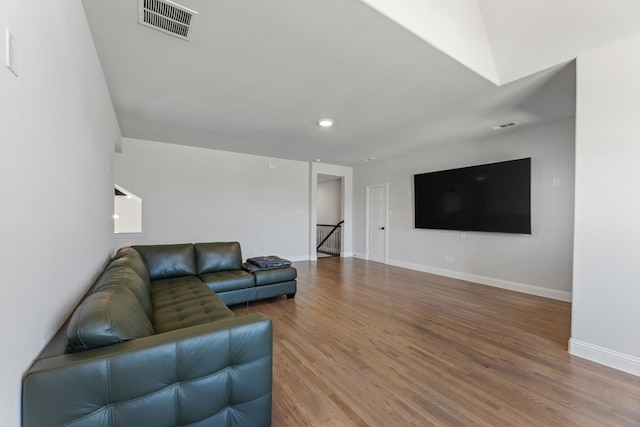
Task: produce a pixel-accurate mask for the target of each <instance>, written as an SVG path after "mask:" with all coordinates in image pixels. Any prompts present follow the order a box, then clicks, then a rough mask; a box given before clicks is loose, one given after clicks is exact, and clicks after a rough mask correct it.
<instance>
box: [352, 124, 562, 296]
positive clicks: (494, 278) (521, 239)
mask: <svg viewBox="0 0 640 427" xmlns="http://www.w3.org/2000/svg"><path fill="white" fill-rule="evenodd" d="M524 157H531V158H532V164H531V168H532V171H531V174H532V182H531V202H532V234H531V235H513V234H502V233H479V232H466V237H465V238H462V235H461V233H460V232H457V231H444V230H418V229H414V227H413V194H412V188H413V175H414V174H416V173H424V172H431V171H436V170H443V169H452V168H457V167H464V166H471V165H476V164H483V163H492V162H497V161H503V160H512V159H518V158H524ZM573 174H574V121H573V119H571V120H564V121H560V122H556V123H552V124H550V125H546V126H539V127H535V128H531V129H525V130H521V131H513V132H510V133H506V134H503V135H497V136H495V137H493V138H487V139H484V140H477V141H467V142H460V143H456V144H445V145H440V146H433V147H431V148H428V149H425V151H424V152H423V153H422V154H421V155H420V154H418V155H412V156H407V157H401V158H396V159H391V160H387V161H376V162H370V163H368V164H367V165H363V166H360V167H357V168H355V169H354V217H355V218H356V223H357V224H358V226H357V227H356V228H355V230H354V245H356V249H355V250H356V252H357V253H358V256H362V257H366V254H365V253H364V250H365V247H364V245H365V232H366V228H365V224H364V223H365V217H366V211H365V209H366V203H365V193H366V185H367V184H382V183H389V210H390V212H389V214H390V215H391V216H390V217H389V228H388V245H389V248H388V252H389V263H390V264H394V265H399V266H402V267H407V268H413V269H416V270H421V271H428V272H432V273H436V274H442V275H445V276H450V277H457V278H461V279H465V280H471V281H474V282H478V283H484V284H488V285H493V286H498V287H503V288H507V289H513V290H518V291H522V292H527V293H531V294H535V295H541V296H546V297H550V298H556V299H560V300H565V301H569V300H570V299H571V280H572V267H571V266H572V240H573V195H574V193H573V189H574V186H573ZM554 178H558V179H559V180H560V186H559V187H555V188H554V187H553V186H552V183H553V179H554ZM445 256H453V257H454V263H453V264H449V263H445V262H444V257H445Z"/></svg>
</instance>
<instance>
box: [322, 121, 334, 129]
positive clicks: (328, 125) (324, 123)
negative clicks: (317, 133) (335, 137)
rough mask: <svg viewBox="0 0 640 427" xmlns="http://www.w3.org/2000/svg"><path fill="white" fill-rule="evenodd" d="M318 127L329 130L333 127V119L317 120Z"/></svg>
mask: <svg viewBox="0 0 640 427" xmlns="http://www.w3.org/2000/svg"><path fill="white" fill-rule="evenodd" d="M318 126H322V127H323V128H329V127H331V126H333V119H320V120H318Z"/></svg>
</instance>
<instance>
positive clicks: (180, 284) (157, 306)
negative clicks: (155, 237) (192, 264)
mask: <svg viewBox="0 0 640 427" xmlns="http://www.w3.org/2000/svg"><path fill="white" fill-rule="evenodd" d="M151 299H152V301H153V306H154V311H153V328H154V329H155V331H156V333H162V332H167V331H173V330H176V329H180V328H186V327H189V326H194V325H199V324H202V323H207V322H215V321H217V320H220V319H225V318H229V317H234V314H233V312H232V311H231V310H229V308H227V306H226V305H225V304H224V302H222V300H221V299H220V297H218V296H217V295H216V294H214V293H213V292H211V290H210V289H209V288H208V287H207V286H206V285H205V284H204V283H202V282H201V281H200V280H198V279H197V278H195V277H193V276H189V277H185V278H182V277H180V278H175V279H164V280H157V281H155V282H153V284H152V287H151Z"/></svg>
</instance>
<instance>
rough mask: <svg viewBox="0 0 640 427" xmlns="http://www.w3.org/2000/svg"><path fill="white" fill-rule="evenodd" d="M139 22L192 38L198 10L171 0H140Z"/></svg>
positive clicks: (177, 35) (185, 37) (182, 37)
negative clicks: (195, 10)
mask: <svg viewBox="0 0 640 427" xmlns="http://www.w3.org/2000/svg"><path fill="white" fill-rule="evenodd" d="M138 5H139V12H138V22H140V23H141V24H142V25H146V26H148V27H151V28H155V29H156V30H159V31H162V32H164V33H168V34H171V35H174V36H176V37H180V38H181V39H184V40H189V39H190V38H191V33H192V30H193V24H194V23H195V19H196V17H197V16H198V12H194V11H193V10H191V9H187V8H186V7H184V6H180V5H179V4H175V3H173V2H171V1H169V0H139V2H138Z"/></svg>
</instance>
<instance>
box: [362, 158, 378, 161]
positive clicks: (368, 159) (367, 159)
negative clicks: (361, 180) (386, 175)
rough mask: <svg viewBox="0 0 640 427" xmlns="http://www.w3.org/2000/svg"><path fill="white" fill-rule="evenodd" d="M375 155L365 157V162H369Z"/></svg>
mask: <svg viewBox="0 0 640 427" xmlns="http://www.w3.org/2000/svg"><path fill="white" fill-rule="evenodd" d="M375 159H376V158H375V157H367V158H366V159H364V161H365V162H370V161H371V160H375Z"/></svg>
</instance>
